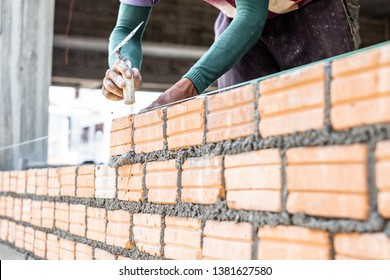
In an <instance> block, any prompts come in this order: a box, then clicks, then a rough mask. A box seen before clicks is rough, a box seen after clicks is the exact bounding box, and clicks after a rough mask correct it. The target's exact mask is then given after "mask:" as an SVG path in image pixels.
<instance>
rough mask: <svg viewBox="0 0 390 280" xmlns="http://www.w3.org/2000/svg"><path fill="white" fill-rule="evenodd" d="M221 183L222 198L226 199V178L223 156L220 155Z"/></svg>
mask: <svg viewBox="0 0 390 280" xmlns="http://www.w3.org/2000/svg"><path fill="white" fill-rule="evenodd" d="M221 185H222V191H223V194H222V195H223V198H224V199H226V195H227V191H226V180H225V156H222V164H221Z"/></svg>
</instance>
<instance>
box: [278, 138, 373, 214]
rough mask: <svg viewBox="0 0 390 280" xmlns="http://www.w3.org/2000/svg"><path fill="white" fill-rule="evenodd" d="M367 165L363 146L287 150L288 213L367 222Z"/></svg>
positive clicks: (365, 148)
mask: <svg viewBox="0 0 390 280" xmlns="http://www.w3.org/2000/svg"><path fill="white" fill-rule="evenodd" d="M366 162H367V147H366V146H365V145H360V144H356V145H350V146H331V147H309V148H294V149H290V150H288V151H287V165H288V166H287V171H286V172H287V189H288V191H289V195H288V198H287V211H288V212H289V213H293V214H295V213H299V212H303V213H305V214H308V215H313V216H321V217H334V218H351V219H358V220H364V219H366V218H367V217H368V213H369V210H370V206H369V196H368V186H367V167H366ZM351 174H354V175H353V176H351Z"/></svg>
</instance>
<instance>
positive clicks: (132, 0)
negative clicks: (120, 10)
mask: <svg viewBox="0 0 390 280" xmlns="http://www.w3.org/2000/svg"><path fill="white" fill-rule="evenodd" d="M120 1H121V2H122V3H123V4H127V5H132V6H137V7H151V6H153V5H154V4H157V3H158V2H160V0H120Z"/></svg>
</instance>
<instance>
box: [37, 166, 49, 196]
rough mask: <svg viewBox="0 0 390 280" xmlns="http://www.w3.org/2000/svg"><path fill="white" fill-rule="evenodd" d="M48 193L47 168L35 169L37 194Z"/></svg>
mask: <svg viewBox="0 0 390 280" xmlns="http://www.w3.org/2000/svg"><path fill="white" fill-rule="evenodd" d="M47 194H48V169H47V168H44V169H37V195H47Z"/></svg>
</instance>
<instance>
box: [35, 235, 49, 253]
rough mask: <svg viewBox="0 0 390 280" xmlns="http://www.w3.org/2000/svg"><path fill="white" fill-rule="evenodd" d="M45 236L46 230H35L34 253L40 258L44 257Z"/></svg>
mask: <svg viewBox="0 0 390 280" xmlns="http://www.w3.org/2000/svg"><path fill="white" fill-rule="evenodd" d="M46 238H47V237H46V232H43V231H39V230H36V231H35V241H34V254H35V255H36V256H38V257H40V258H42V259H44V258H45V257H46Z"/></svg>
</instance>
